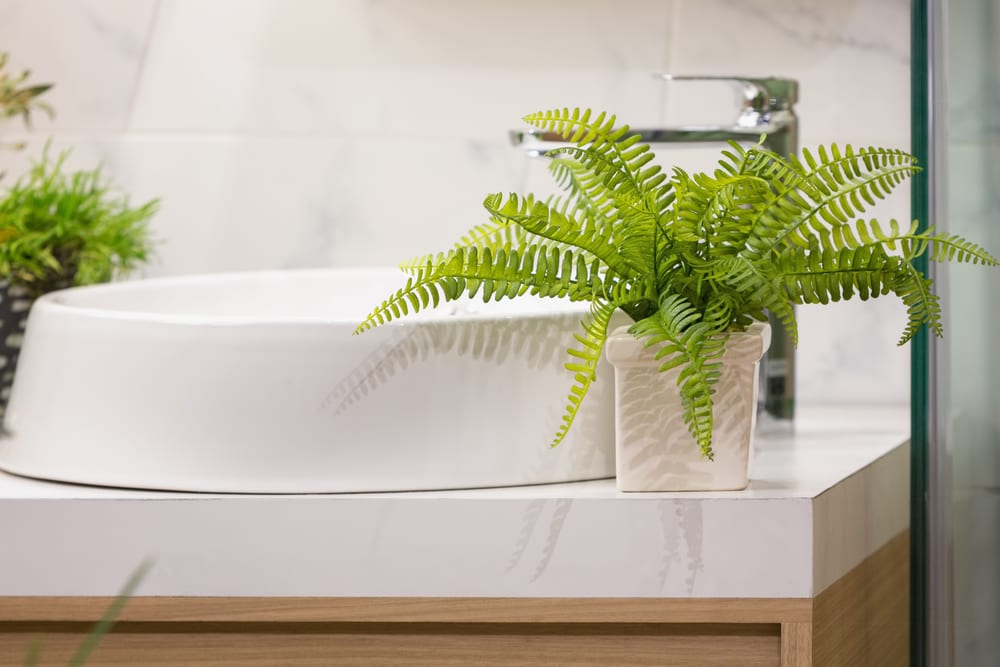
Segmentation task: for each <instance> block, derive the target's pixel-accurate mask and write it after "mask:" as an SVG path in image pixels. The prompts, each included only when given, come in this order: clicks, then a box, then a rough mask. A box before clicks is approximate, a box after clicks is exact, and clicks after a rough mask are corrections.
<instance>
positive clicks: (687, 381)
mask: <svg viewBox="0 0 1000 667" xmlns="http://www.w3.org/2000/svg"><path fill="white" fill-rule="evenodd" d="M700 320H701V314H700V313H699V312H698V311H697V309H696V308H695V307H694V306H693V305H692V304H691V303H690V302H688V301H687V300H686V299H685V298H684V297H682V296H680V295H669V296H667V297H665V298H664V299H663V300H662V302H661V304H660V309H659V310H658V311H657V312H656V314H654V315H651V316H650V317H647V318H646V319H643V320H641V321H639V322H636V323H635V324H634V325H633V326H632V328H631V329H630V331H631V332H632V333H633V335H635V336H637V337H639V338H642V339H645V343H646V345H647V346H653V345H659V346H660V347H659V349H658V350H657V352H656V358H657V359H664V360H665V361H664V362H663V364H662V365H661V366H660V370H661V371H666V370H670V369H672V368H680V369H681V371H680V374H679V376H678V379H677V386H678V389H679V390H680V396H681V405H682V408H683V410H684V422H685V423H686V424H687V426H688V430H689V431H690V433H691V435H692V437H693V438H694V439H695V442H696V443H697V444H698V447H699V449H700V450H701V452H702V455H703V456H705V457H706V458H708V459H712V457H713V452H712V427H713V423H714V417H713V414H712V394H713V393H714V389H713V386H714V385H715V384H716V382H718V379H719V376H720V375H721V368H722V364H721V362H720V361H718V360H719V358H720V357H721V356H722V354H723V352H724V351H725V347H724V346H725V341H726V334H725V333H724V332H719V331H713V330H712V329H711V328H710V327H709V326H708V325H706V324H705V323H703V322H701V321H700Z"/></svg>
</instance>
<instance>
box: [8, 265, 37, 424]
mask: <svg viewBox="0 0 1000 667" xmlns="http://www.w3.org/2000/svg"><path fill="white" fill-rule="evenodd" d="M30 309H31V297H30V296H29V295H28V293H27V291H26V290H25V289H24V288H23V287H18V286H13V285H11V284H10V283H8V282H7V281H2V282H0V420H2V419H3V415H4V412H6V410H7V401H8V399H9V398H10V391H11V387H12V386H13V384H14V372H15V371H16V370H17V359H18V356H19V355H20V353H21V341H22V339H23V336H24V328H25V326H26V325H27V322H28V311H29V310H30Z"/></svg>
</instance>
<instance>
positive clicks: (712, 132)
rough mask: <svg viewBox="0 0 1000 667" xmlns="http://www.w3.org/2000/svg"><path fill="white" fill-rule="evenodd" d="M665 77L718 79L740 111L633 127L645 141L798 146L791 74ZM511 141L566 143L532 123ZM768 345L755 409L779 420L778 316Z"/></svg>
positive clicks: (786, 387)
mask: <svg viewBox="0 0 1000 667" xmlns="http://www.w3.org/2000/svg"><path fill="white" fill-rule="evenodd" d="M659 77H660V78H662V79H664V80H666V81H720V82H725V83H729V84H731V85H732V86H734V87H735V88H736V90H737V92H738V93H739V116H738V117H737V118H736V121H735V122H734V123H733V124H732V125H705V126H698V125H686V126H682V127H664V128H633V129H632V130H631V131H630V133H629V134H630V135H631V134H637V135H639V137H640V139H641V140H642V141H643V142H644V143H648V144H653V145H655V144H679V143H686V144H695V143H697V144H710V143H725V142H728V141H731V140H732V141H737V142H744V143H746V142H750V143H756V142H757V141H758V139H759V138H760V136H761V135H766V136H765V138H764V142H763V145H764V147H765V148H767V149H768V150H771V151H774V152H775V153H777V154H779V155H781V156H784V157H791V156H793V155H795V153H796V152H797V151H798V139H799V122H798V118H797V117H796V116H795V110H794V108H793V107H794V106H795V103H796V102H798V99H799V84H798V82H796V81H794V80H792V79H776V78H754V77H742V76H674V75H670V74H661V75H659ZM510 138H511V141H512V142H513V143H514V145H516V146H519V147H521V148H523V149H524V150H525V151H526V152H527V153H528V155H530V156H533V157H539V156H544V155H545V154H546V153H548V152H549V151H551V150H554V149H556V148H559V147H561V146H568V145H569V144H568V143H567V142H566V141H565V140H563V139H562V137H561V136H560V135H559V134H558V133H556V132H551V131H544V130H538V129H535V128H531V129H525V130H514V131H512V132H511V133H510ZM770 320H771V329H772V331H773V333H772V336H771V348H770V349H769V350H768V352H767V356H766V357H765V359H764V361H763V363H761V392H760V394H761V400H760V408H761V409H762V410H764V411H766V412H767V413H769V414H770V415H772V416H773V417H776V418H778V419H791V418H792V416H793V414H794V411H795V356H794V349H795V348H794V346H793V345H792V341H791V337H790V336H789V335H788V333H787V332H786V331H785V330H784V327H782V325H781V322H780V321H778V319H777V318H775V317H773V316H772V317H771V318H770Z"/></svg>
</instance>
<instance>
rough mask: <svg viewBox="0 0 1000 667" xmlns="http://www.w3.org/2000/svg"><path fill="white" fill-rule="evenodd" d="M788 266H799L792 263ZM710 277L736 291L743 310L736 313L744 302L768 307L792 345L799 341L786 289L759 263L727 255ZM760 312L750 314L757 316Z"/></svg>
mask: <svg viewBox="0 0 1000 667" xmlns="http://www.w3.org/2000/svg"><path fill="white" fill-rule="evenodd" d="M788 266H789V267H793V266H794V267H795V268H800V267H799V266H798V265H794V264H792V263H789V264H788ZM712 277H713V278H714V279H715V280H718V281H719V282H721V283H722V284H724V285H725V286H727V287H730V288H732V289H734V290H736V292H737V293H738V294H739V297H740V298H738V302H739V303H740V304H742V305H743V308H742V309H736V312H737V314H740V313H741V310H742V311H746V310H748V309H747V308H746V304H748V303H756V304H760V306H759V307H760V308H761V309H764V308H766V309H768V310H770V311H771V312H772V313H774V315H775V316H776V317H777V318H778V320H779V321H780V322H781V324H782V326H784V327H785V331H787V332H788V335H789V337H790V338H791V340H792V345H798V343H799V328H798V323H797V322H796V320H795V310H794V309H793V308H792V303H791V302H790V301H789V295H788V293H787V292H785V291H782V288H781V281H780V279H778V278H777V277H776V276H769V275H767V274H765V273H764V270H763V269H762V268H761V267H759V266H758V265H756V264H754V263H752V262H750V261H749V260H747V259H744V258H743V257H727V258H724V259H722V260H720V261H719V262H718V263H717V265H716V266H715V268H714V273H713V274H712ZM761 314H762V313H753V315H755V316H758V317H754V318H753V319H764V318H763V317H759V315H761Z"/></svg>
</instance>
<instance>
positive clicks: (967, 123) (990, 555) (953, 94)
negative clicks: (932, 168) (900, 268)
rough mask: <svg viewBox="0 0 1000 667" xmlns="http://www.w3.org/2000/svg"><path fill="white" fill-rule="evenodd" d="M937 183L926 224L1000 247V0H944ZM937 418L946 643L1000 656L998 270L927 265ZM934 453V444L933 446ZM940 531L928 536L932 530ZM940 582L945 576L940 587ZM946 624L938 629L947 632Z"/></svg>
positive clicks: (978, 655)
mask: <svg viewBox="0 0 1000 667" xmlns="http://www.w3.org/2000/svg"><path fill="white" fill-rule="evenodd" d="M944 8H945V13H946V22H945V25H946V30H947V33H946V40H945V49H946V51H945V58H944V62H945V67H944V69H945V73H946V87H947V113H946V119H947V120H946V128H945V131H946V135H945V136H946V142H947V143H946V146H947V149H946V156H945V158H946V159H947V170H946V174H947V178H946V182H945V184H944V189H945V199H946V204H945V205H946V207H947V213H948V215H947V220H945V221H936V222H937V226H938V227H939V228H940V227H946V228H947V231H949V232H952V233H956V234H959V235H961V236H964V237H966V238H969V239H975V240H976V241H977V242H979V243H982V244H983V245H985V246H986V247H987V248H988V249H990V250H991V251H992V252H993V254H997V253H998V252H1000V48H998V46H997V36H998V35H1000V3H997V2H996V0H949V1H948V2H945V4H944ZM937 271H938V276H939V291H940V293H941V296H942V301H943V302H944V305H945V309H946V310H945V318H946V319H945V338H944V339H942V340H940V341H938V343H937V346H938V348H937V350H938V363H937V395H938V406H937V415H938V424H939V433H940V434H941V436H942V440H941V441H940V442H939V443H938V446H939V447H943V453H944V454H945V460H946V461H947V465H946V466H944V467H943V468H942V469H941V470H940V474H942V475H946V476H947V479H945V480H942V481H943V482H944V483H943V484H942V485H941V487H940V488H942V489H950V499H949V503H948V504H947V505H946V507H949V510H950V511H949V512H948V513H947V517H946V518H947V519H948V520H949V526H948V531H947V532H948V533H950V536H951V540H952V546H951V558H950V561H951V568H950V570H951V572H950V578H951V581H950V588H951V595H950V598H951V600H950V603H951V604H950V606H951V623H950V633H948V634H950V635H951V641H950V644H951V646H950V647H949V648H950V649H951V652H952V654H953V656H954V664H955V665H957V666H958V667H967V666H968V667H974V666H979V665H995V664H998V663H997V662H996V661H997V660H998V657H997V656H1000V631H998V629H1000V271H998V270H996V269H991V270H984V269H983V268H982V267H976V266H967V265H956V264H949V265H948V266H941V265H939V266H938V267H937ZM939 451H940V450H939ZM943 537H944V536H942V535H939V536H937V537H936V539H942V538H943ZM946 587H947V586H946ZM946 632H947V631H946Z"/></svg>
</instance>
